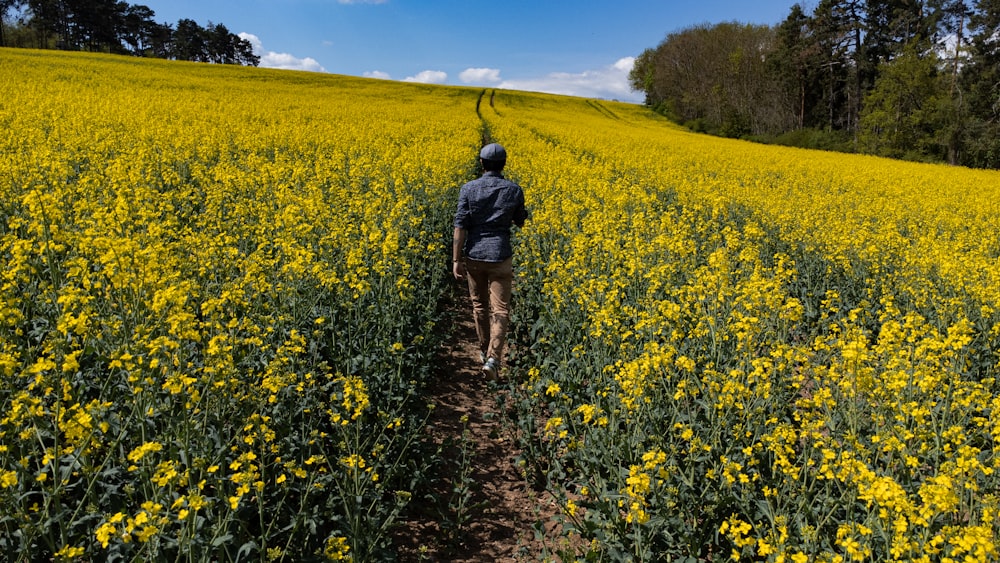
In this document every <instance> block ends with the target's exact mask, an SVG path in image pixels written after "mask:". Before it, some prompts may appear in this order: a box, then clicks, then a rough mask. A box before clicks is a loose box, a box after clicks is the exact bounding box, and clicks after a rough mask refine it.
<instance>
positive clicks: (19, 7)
mask: <svg viewBox="0 0 1000 563" xmlns="http://www.w3.org/2000/svg"><path fill="white" fill-rule="evenodd" d="M155 17H156V14H155V13H154V12H153V10H152V9H150V8H149V7H148V6H143V5H139V4H129V3H128V2H122V1H119V0H0V47H34V48H38V49H65V50H74V51H96V52H104V53H115V54H124V55H135V56H139V57H156V58H163V59H175V60H184V61H199V62H210V63H220V64H239V65H247V66H257V65H258V64H259V63H260V57H258V56H257V55H255V54H254V52H253V46H252V45H251V44H250V42H249V41H247V40H245V39H243V38H241V37H240V36H238V35H236V34H235V33H232V32H230V31H229V30H228V29H227V28H226V26H225V25H223V24H221V23H220V24H213V23H211V22H209V23H208V25H206V26H205V27H202V26H201V25H199V24H198V23H197V22H195V21H193V20H190V19H181V20H180V21H178V22H177V25H176V26H172V25H170V24H166V23H158V22H156V21H155V20H154V18H155Z"/></svg>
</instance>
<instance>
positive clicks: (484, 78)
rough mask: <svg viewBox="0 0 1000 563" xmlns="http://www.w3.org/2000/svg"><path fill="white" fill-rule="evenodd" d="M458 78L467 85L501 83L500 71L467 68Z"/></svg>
mask: <svg viewBox="0 0 1000 563" xmlns="http://www.w3.org/2000/svg"><path fill="white" fill-rule="evenodd" d="M458 78H459V80H461V81H462V82H464V83H466V84H496V83H498V82H500V69H497V68H467V69H465V70H463V71H462V72H461V73H459V75H458Z"/></svg>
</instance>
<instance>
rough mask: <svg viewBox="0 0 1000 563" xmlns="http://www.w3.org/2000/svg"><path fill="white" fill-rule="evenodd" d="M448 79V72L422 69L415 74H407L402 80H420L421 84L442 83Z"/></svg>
mask: <svg viewBox="0 0 1000 563" xmlns="http://www.w3.org/2000/svg"><path fill="white" fill-rule="evenodd" d="M446 80H448V73H446V72H442V71H440V70H423V71H420V72H418V73H417V75H416V76H407V77H406V78H404V79H403V82H421V83H423V84H444V83H445V81H446Z"/></svg>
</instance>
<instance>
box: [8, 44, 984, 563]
mask: <svg viewBox="0 0 1000 563" xmlns="http://www.w3.org/2000/svg"><path fill="white" fill-rule="evenodd" d="M0 123H2V124H3V126H4V130H6V131H8V132H9V134H8V135H6V136H3V137H0V256H2V260H3V264H4V267H3V268H2V271H0V558H3V559H6V560H11V561H18V560H24V561H28V560H32V561H33V560H50V559H54V560H67V561H68V560H126V561H147V560H168V559H169V560H174V559H178V560H181V559H183V560H198V561H237V560H287V561H301V560H354V561H369V560H385V559H391V558H393V556H394V554H393V547H392V542H391V534H390V532H391V530H392V529H393V525H394V523H395V522H396V519H397V518H398V517H399V515H400V514H401V511H403V510H405V509H406V507H407V505H408V504H410V503H412V502H418V501H417V500H416V498H415V497H416V496H417V495H419V494H420V492H421V490H423V487H425V485H426V483H424V482H423V479H424V476H425V475H426V474H427V469H428V464H430V463H433V462H434V460H433V456H428V455H427V452H425V451H423V450H422V445H421V436H422V435H423V434H424V433H425V432H426V428H425V421H426V417H427V413H428V408H429V407H428V405H427V404H426V403H427V401H426V399H425V398H424V392H425V390H426V389H425V388H426V385H427V384H428V380H429V378H430V375H431V372H432V368H433V367H434V366H433V363H434V361H435V360H434V353H435V350H436V349H437V346H438V344H439V342H440V338H441V337H442V334H443V333H445V332H447V330H448V327H447V325H445V324H443V321H442V319H443V317H442V316H441V313H440V307H439V303H440V301H441V299H442V295H444V293H445V292H446V291H450V289H449V284H450V282H449V281H448V280H447V276H448V274H449V271H448V265H449V261H448V250H449V248H448V245H449V244H450V220H451V214H452V212H453V208H454V202H453V200H454V198H455V196H456V194H457V190H458V187H459V186H460V185H461V183H463V182H464V181H466V180H468V179H470V178H471V177H473V176H474V175H475V174H476V169H475V162H474V155H475V154H476V150H477V149H478V147H479V146H480V143H481V141H482V139H483V138H491V139H492V140H495V141H498V142H501V143H503V144H504V145H505V146H506V147H507V150H508V152H509V154H510V155H511V157H510V161H509V162H508V171H507V172H508V175H509V176H510V177H511V178H513V179H514V180H516V181H518V182H520V183H521V184H522V186H524V188H525V192H526V198H527V203H528V206H529V208H530V209H531V213H532V218H531V220H530V221H529V223H528V224H527V225H526V226H525V228H524V229H522V230H519V231H518V232H517V233H516V252H517V255H516V262H515V265H516V270H517V281H516V286H515V292H516V295H515V315H516V318H515V319H514V326H513V335H512V336H513V339H514V346H513V350H514V355H513V356H512V357H511V358H510V362H509V366H508V371H507V377H508V385H509V387H510V390H511V392H512V396H513V397H514V399H515V401H514V405H515V407H514V411H513V413H512V416H511V420H513V421H514V424H515V425H516V426H517V430H518V432H519V433H518V435H519V436H520V437H521V448H522V451H523V452H524V453H523V455H522V457H521V459H520V462H521V463H522V465H523V467H524V471H525V475H526V477H527V478H528V479H531V480H535V481H538V482H541V483H544V484H545V485H546V486H547V487H548V488H549V490H550V491H551V492H552V493H554V494H555V495H556V496H557V497H558V498H560V499H561V502H562V503H563V514H562V519H563V524H564V526H563V529H565V530H566V533H567V534H569V535H572V536H574V537H575V540H574V541H571V542H566V543H565V545H566V546H575V547H574V548H570V547H566V548H565V552H556V553H550V554H539V555H540V556H545V557H549V558H557V559H562V560H567V561H572V560H585V561H660V560H678V561H682V560H688V561H725V560H761V561H796V562H798V561H819V562H845V561H990V560H996V559H997V558H1000V522H998V511H1000V492H998V491H1000V476H998V475H997V471H998V470H1000V458H998V457H997V456H996V455H995V453H994V448H995V446H996V444H997V441H998V440H1000V386H998V383H997V379H996V377H997V363H998V361H1000V357H998V354H1000V309H998V307H1000V305H998V304H1000V221H998V220H997V218H998V217H1000V193H998V192H1000V174H998V173H996V172H987V171H970V170H965V169H957V168H948V167H943V166H929V165H918V164H906V163H899V162H892V161H887V160H881V159H874V158H866V157H856V156H848V155H843V154H827V153H820V152H812V151H803V150H793V149H784V148H776V147H764V146H758V145H752V144H747V143H743V142H737V141H727V140H720V139H714V138H708V137H703V136H698V135H693V134H689V133H686V132H683V131H681V130H679V129H676V128H674V127H673V126H671V125H670V124H668V123H667V122H666V121H664V120H661V119H659V118H657V117H656V116H654V115H652V114H651V113H649V112H648V111H646V110H645V109H643V108H641V107H638V106H634V105H627V104H621V103H614V102H604V101H595V100H584V99H577V98H566V97H557V96H549V95H542V94H526V93H516V92H508V91H495V92H493V91H491V92H487V93H485V95H484V93H483V92H481V91H480V90H478V89H467V88H453V87H432V86H420V85H410V84H401V83H391V82H380V81H373V80H364V79H355V78H348V77H341V76H330V75H314V74H308V73H295V72H282V71H273V70H265V69H251V68H239V67H224V66H211V65H198V64H187V63H177V62H169V61H143V60H137V59H131V58H121V57H111V56H100V55H84V54H66V53H52V52H39V51H29V50H0Z"/></svg>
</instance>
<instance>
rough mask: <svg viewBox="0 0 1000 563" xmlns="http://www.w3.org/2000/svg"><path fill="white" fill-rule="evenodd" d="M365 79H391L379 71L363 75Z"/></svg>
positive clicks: (387, 74)
mask: <svg viewBox="0 0 1000 563" xmlns="http://www.w3.org/2000/svg"><path fill="white" fill-rule="evenodd" d="M363 76H364V77H365V78H380V79H382V80H391V79H392V77H391V76H389V73H388V72H382V71H381V70H372V71H369V72H366V73H364V75H363Z"/></svg>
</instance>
